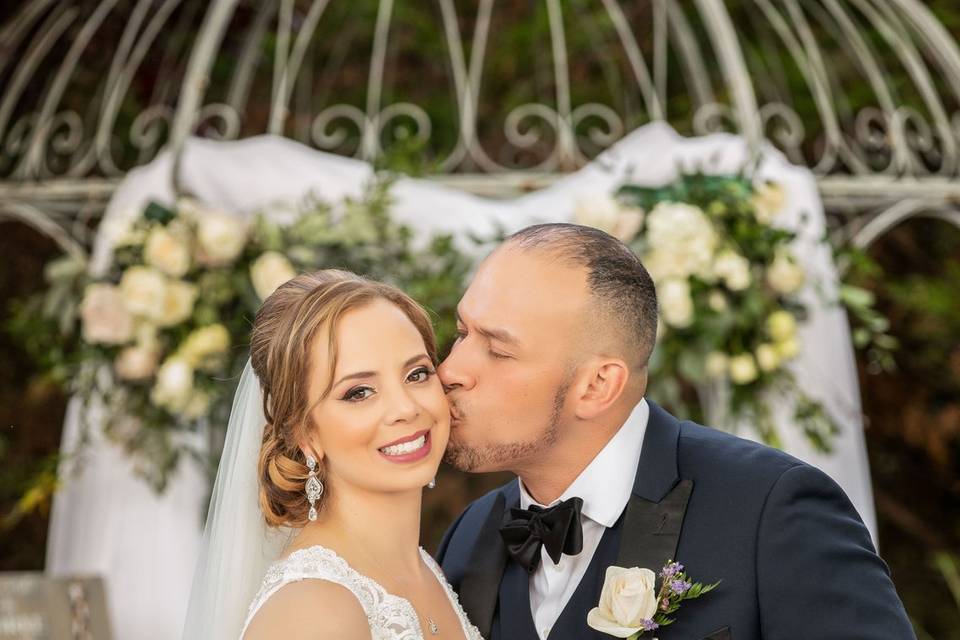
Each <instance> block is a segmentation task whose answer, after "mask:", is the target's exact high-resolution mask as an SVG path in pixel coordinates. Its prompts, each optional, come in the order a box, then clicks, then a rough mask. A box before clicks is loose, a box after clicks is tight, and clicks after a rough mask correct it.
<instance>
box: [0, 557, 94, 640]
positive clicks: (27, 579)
mask: <svg viewBox="0 0 960 640" xmlns="http://www.w3.org/2000/svg"><path fill="white" fill-rule="evenodd" d="M110 637H111V636H110V624H109V621H108V620H107V606H106V598H105V594H104V590H103V580H101V579H100V578H96V577H76V578H72V577H56V578H54V577H51V576H48V575H45V574H43V573H40V572H23V573H20V572H0V640H110Z"/></svg>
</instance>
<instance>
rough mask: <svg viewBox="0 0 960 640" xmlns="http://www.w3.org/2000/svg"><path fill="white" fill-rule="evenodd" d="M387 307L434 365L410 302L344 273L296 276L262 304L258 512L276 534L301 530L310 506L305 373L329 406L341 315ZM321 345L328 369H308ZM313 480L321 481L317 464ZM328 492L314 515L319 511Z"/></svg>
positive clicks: (429, 340) (427, 328) (431, 341)
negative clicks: (316, 379) (406, 321)
mask: <svg viewBox="0 0 960 640" xmlns="http://www.w3.org/2000/svg"><path fill="white" fill-rule="evenodd" d="M380 299H382V300H387V301H389V302H392V303H393V304H394V305H396V306H397V308H399V309H400V310H401V311H403V313H404V314H405V315H406V316H407V317H408V318H410V322H412V323H413V325H414V326H415V327H416V328H417V331H419V332H420V335H421V336H422V337H423V344H424V346H425V347H426V351H427V355H428V356H429V357H430V360H431V361H433V364H434V365H436V364H437V348H436V340H435V338H434V335H433V327H432V326H431V324H430V318H429V317H428V316H427V313H426V311H424V309H423V308H422V307H421V306H420V305H419V304H417V303H416V302H414V300H413V299H412V298H410V296H408V295H407V294H405V293H404V292H402V291H400V290H399V289H397V288H396V287H393V286H391V285H388V284H384V283H382V282H376V281H373V280H368V279H366V278H363V277H361V276H358V275H356V274H354V273H350V272H349V271H339V270H336V269H324V270H322V271H316V272H314V273H307V274H303V275H299V276H297V277H295V278H293V279H292V280H289V281H287V282H286V283H284V284H283V285H281V286H280V287H279V288H278V289H277V290H276V291H274V292H273V293H272V294H271V295H270V296H268V297H267V299H266V300H264V302H263V305H262V306H261V307H260V310H259V311H258V312H257V316H256V319H255V320H254V323H253V333H252V336H251V339H250V360H251V364H252V366H253V370H254V371H255V372H256V374H257V377H258V378H259V380H260V388H261V390H262V391H263V414H264V416H265V417H266V419H267V423H266V425H265V426H264V429H263V444H262V445H261V447H260V461H259V465H258V473H259V483H260V509H261V511H262V512H263V514H264V517H265V518H266V521H267V524H268V525H270V526H273V527H280V526H284V527H303V526H304V525H306V524H307V521H308V520H307V513H308V512H309V510H310V504H309V503H308V502H307V497H306V493H305V491H304V487H305V485H306V481H307V477H308V473H309V469H308V468H307V463H306V458H305V456H304V454H303V452H302V451H301V450H300V446H299V445H300V443H301V442H305V441H306V440H307V438H306V437H305V436H306V434H307V433H309V431H310V430H311V429H314V428H316V425H314V424H313V422H312V419H311V417H310V409H311V408H312V407H311V405H310V403H311V402H317V401H319V400H320V399H321V398H311V397H310V396H309V388H308V385H309V380H310V377H309V372H310V370H311V368H312V367H315V366H320V367H323V368H324V369H325V370H326V371H327V378H328V383H327V388H326V390H324V392H323V395H322V398H326V396H327V394H329V393H330V388H331V386H332V385H333V374H334V371H335V368H336V365H337V334H336V331H337V324H338V321H339V319H340V318H341V317H342V316H343V314H344V313H346V312H347V311H349V310H351V309H356V308H359V307H362V306H364V305H367V304H369V303H371V302H373V301H374V300H380ZM316 338H319V339H326V340H327V342H328V345H329V350H328V353H329V354H330V358H329V362H311V358H310V355H311V354H310V347H311V345H312V344H313V341H314V339H316ZM317 476H318V477H319V478H320V480H321V481H323V480H324V465H323V461H320V464H319V468H318V469H317ZM325 497H326V492H324V495H323V496H321V498H320V502H319V503H318V504H317V509H318V510H319V509H320V508H321V507H322V504H323V500H324V498H325Z"/></svg>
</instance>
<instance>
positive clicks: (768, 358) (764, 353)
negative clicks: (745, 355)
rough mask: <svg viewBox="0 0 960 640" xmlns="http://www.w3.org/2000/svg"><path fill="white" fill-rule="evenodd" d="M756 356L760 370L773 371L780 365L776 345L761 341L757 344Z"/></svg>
mask: <svg viewBox="0 0 960 640" xmlns="http://www.w3.org/2000/svg"><path fill="white" fill-rule="evenodd" d="M756 356H757V364H758V365H759V366H760V370H761V371H767V372H769V371H773V370H774V369H776V368H777V367H779V366H780V354H779V353H778V352H777V348H776V346H774V345H772V344H769V343H763V344H761V345H760V346H758V347H757V350H756Z"/></svg>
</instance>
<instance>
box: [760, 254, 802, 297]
mask: <svg viewBox="0 0 960 640" xmlns="http://www.w3.org/2000/svg"><path fill="white" fill-rule="evenodd" d="M805 278H806V276H805V275H804V273H803V269H802V268H800V266H799V265H798V264H797V263H796V260H795V259H794V257H793V256H792V255H791V254H790V252H789V251H778V252H777V255H776V256H774V258H773V263H772V264H771V265H770V268H769V269H767V284H769V285H770V287H771V288H772V289H773V290H774V291H777V292H779V293H784V294H787V293H793V292H794V291H796V290H797V289H799V288H800V287H802V286H803V281H804V280H805Z"/></svg>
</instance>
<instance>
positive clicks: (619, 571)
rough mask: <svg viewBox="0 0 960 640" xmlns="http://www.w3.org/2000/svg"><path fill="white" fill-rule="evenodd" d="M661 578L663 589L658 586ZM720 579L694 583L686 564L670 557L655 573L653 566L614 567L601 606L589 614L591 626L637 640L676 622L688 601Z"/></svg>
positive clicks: (715, 584) (608, 578) (611, 568)
mask: <svg viewBox="0 0 960 640" xmlns="http://www.w3.org/2000/svg"><path fill="white" fill-rule="evenodd" d="M658 575H659V577H660V588H659V589H658V588H657V586H656V582H657V576H658ZM719 585H720V583H719V582H715V583H713V584H708V585H704V584H702V583H700V582H693V581H692V580H691V579H690V577H689V576H688V575H687V574H686V573H685V572H684V570H683V565H682V564H680V563H679V562H674V561H672V560H670V561H669V562H667V564H666V565H664V567H663V568H662V569H661V570H660V573H659V574H654V573H653V571H651V570H650V569H642V568H639V567H632V568H630V569H625V568H623V567H617V566H610V567H607V572H606V575H605V577H604V581H603V588H602V589H601V591H600V603H599V606H596V607H594V608H593V609H591V610H590V611H589V612H588V613H587V625H588V626H590V627H591V628H593V629H596V630H597V631H600V632H603V633H606V634H609V635H612V636H614V637H617V638H628V639H629V640H636V639H637V638H639V637H640V636H642V635H643V634H644V633H646V632H647V631H656V630H657V629H659V628H660V627H665V626H667V625H669V624H673V622H675V619H674V618H671V617H670V616H672V615H674V614H675V613H676V612H677V610H679V609H680V604H681V603H682V602H683V601H684V600H695V599H696V598H699V597H700V596H702V595H704V594H706V593H709V592H710V591H713V590H714V589H716V588H717V587H718V586H719Z"/></svg>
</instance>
